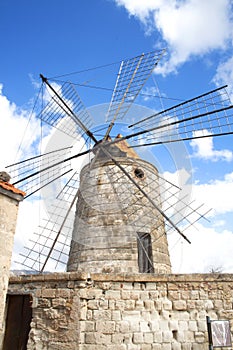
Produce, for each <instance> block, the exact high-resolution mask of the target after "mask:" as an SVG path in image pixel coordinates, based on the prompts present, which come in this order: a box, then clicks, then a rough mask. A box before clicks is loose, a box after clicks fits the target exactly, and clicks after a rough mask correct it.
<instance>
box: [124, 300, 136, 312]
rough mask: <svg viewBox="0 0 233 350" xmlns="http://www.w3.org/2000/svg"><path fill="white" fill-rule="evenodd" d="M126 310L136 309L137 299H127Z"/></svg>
mask: <svg viewBox="0 0 233 350" xmlns="http://www.w3.org/2000/svg"><path fill="white" fill-rule="evenodd" d="M125 310H135V300H125Z"/></svg>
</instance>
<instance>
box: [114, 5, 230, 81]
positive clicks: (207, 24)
mask: <svg viewBox="0 0 233 350" xmlns="http://www.w3.org/2000/svg"><path fill="white" fill-rule="evenodd" d="M115 2H116V4H117V5H119V6H124V7H125V8H126V10H127V11H128V12H129V14H130V15H132V16H135V17H136V18H138V19H139V20H140V21H141V22H142V23H143V24H144V25H145V27H146V31H147V32H148V31H149V32H150V33H151V34H152V33H153V32H154V31H156V30H157V31H159V32H160V34H161V42H162V43H163V44H165V45H166V46H167V47H168V52H169V55H168V61H167V62H166V63H165V65H163V66H162V67H160V68H159V67H158V68H157V72H160V73H163V74H167V73H169V72H172V71H175V70H176V68H177V67H178V66H179V65H180V64H182V63H184V62H186V61H187V60H189V59H190V58H191V57H192V56H200V55H201V56H202V55H204V54H206V53H209V52H210V51H213V50H219V49H226V48H227V47H229V46H230V45H231V41H230V40H232V37H233V31H232V18H231V1H230V0H221V1H219V0H206V1H203V0H186V1H181V0H157V1H153V0H145V1H140V0H136V1H135V0H115ZM157 44H158V43H157Z"/></svg>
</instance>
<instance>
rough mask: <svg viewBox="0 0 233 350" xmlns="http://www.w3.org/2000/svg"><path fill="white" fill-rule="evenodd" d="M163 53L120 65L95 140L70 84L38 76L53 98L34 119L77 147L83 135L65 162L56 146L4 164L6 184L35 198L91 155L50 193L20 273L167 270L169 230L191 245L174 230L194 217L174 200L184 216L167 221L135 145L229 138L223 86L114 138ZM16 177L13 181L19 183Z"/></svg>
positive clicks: (154, 178) (156, 183)
mask: <svg viewBox="0 0 233 350" xmlns="http://www.w3.org/2000/svg"><path fill="white" fill-rule="evenodd" d="M163 53H164V51H163V50H161V51H156V52H150V53H148V54H142V55H140V56H137V57H134V58H132V59H128V60H125V61H123V62H122V63H121V66H120V70H119V73H118V76H117V81H116V85H115V88H114V92H113V95H112V100H111V102H110V105H109V108H108V110H107V117H106V123H105V124H104V125H103V130H104V135H103V136H101V137H100V136H98V135H99V129H96V128H95V127H94V126H93V124H92V121H91V117H90V115H89V113H88V112H87V110H86V108H85V107H84V106H83V104H82V102H81V100H80V98H79V96H78V95H77V93H76V91H75V89H74V87H73V85H72V84H71V83H68V82H66V83H65V84H64V85H63V86H62V87H61V89H60V91H56V90H55V89H54V87H53V86H52V85H51V83H50V82H49V81H48V79H47V78H45V77H44V76H42V75H41V78H42V81H43V83H44V84H45V85H46V86H47V87H48V89H49V90H50V91H51V99H50V101H49V102H48V104H47V105H46V106H45V108H44V109H43V110H42V112H41V113H39V114H38V117H39V118H40V119H41V120H42V121H43V122H45V123H47V124H48V125H50V126H52V127H55V128H57V129H59V130H61V132H63V133H65V134H68V135H69V136H70V137H73V138H74V139H76V140H77V137H78V136H77V135H78V134H79V135H81V138H82V140H84V143H83V145H84V148H82V149H80V150H79V151H78V152H76V153H75V154H73V155H72V154H71V155H70V156H67V148H69V147H64V148H60V149H56V150H53V151H50V152H48V153H46V154H44V155H40V156H37V157H35V158H31V159H29V160H25V161H23V162H20V163H17V164H14V165H12V166H10V167H9V169H8V171H9V172H10V174H11V176H12V177H13V181H14V185H17V186H19V185H20V186H21V188H22V189H23V190H24V191H25V192H27V193H28V196H29V195H31V194H33V195H34V194H35V193H36V191H38V190H39V189H43V188H44V187H45V186H46V185H48V184H51V183H53V182H55V181H56V180H57V179H58V178H60V177H62V176H65V177H67V174H68V173H69V172H70V169H68V168H67V167H68V166H69V162H70V161H72V160H73V159H80V158H81V157H83V156H85V155H88V157H89V158H88V161H87V162H86V164H85V165H84V166H83V167H82V170H81V173H80V174H78V173H77V172H76V171H73V172H72V176H71V178H70V179H69V180H68V181H67V182H66V184H65V185H64V187H63V188H62V189H60V191H59V193H58V194H57V195H56V198H55V204H53V206H52V207H51V210H50V215H49V219H48V220H47V221H46V222H45V224H44V225H43V227H42V228H41V229H40V230H39V231H38V232H35V236H34V239H33V240H32V245H31V246H30V247H26V248H25V249H26V251H25V252H24V253H23V254H22V255H23V262H22V263H23V264H24V265H25V266H28V267H29V268H30V269H34V270H37V271H40V272H42V271H44V270H46V269H48V268H50V265H49V264H50V262H51V261H55V263H56V264H60V263H62V264H64V265H66V264H67V269H68V271H73V270H80V271H87V272H106V273H108V272H114V273H118V272H126V273H127V272H150V273H153V272H155V273H169V272H171V264H170V258H169V252H168V243H167V233H168V232H169V231H176V232H178V234H180V235H181V236H182V237H183V238H184V239H186V240H187V241H188V242H189V240H188V238H187V237H186V235H184V233H183V231H181V229H180V228H179V227H180V224H182V223H183V220H186V221H187V223H188V226H189V225H191V224H192V222H191V221H190V220H189V216H190V215H191V214H192V213H194V212H195V213H196V214H198V213H197V212H198V211H197V208H191V206H189V205H187V203H185V202H184V201H183V199H182V198H179V196H178V197H177V198H179V208H181V207H182V205H183V206H185V207H186V215H185V217H182V218H181V211H182V210H181V209H178V210H177V211H178V212H177V213H176V214H179V215H173V217H170V216H169V213H170V209H171V207H172V204H171V205H170V206H167V208H166V209H164V207H163V203H162V197H161V193H163V192H166V193H167V191H168V189H167V188H168V186H167V185H168V183H166V181H165V180H164V179H162V178H161V177H160V175H159V174H158V170H157V169H156V167H155V166H154V165H153V164H151V163H150V162H148V161H145V160H143V159H142V158H141V157H140V156H139V155H138V154H137V153H136V151H135V150H134V147H137V146H140V147H142V146H143V147H146V146H148V145H150V146H152V145H153V146H154V145H159V144H162V143H170V142H179V141H182V140H191V139H194V138H204V137H209V136H218V135H226V134H232V121H233V114H232V107H233V106H232V105H231V104H230V101H229V98H228V96H227V92H226V86H224V87H221V88H218V89H215V90H212V91H209V92H207V93H205V94H203V95H200V96H198V97H195V98H192V99H190V100H187V101H185V102H182V103H180V104H178V105H175V106H173V107H170V108H169V109H166V110H163V111H161V112H158V113H156V114H152V115H149V116H147V117H146V118H143V119H141V120H136V122H134V123H133V124H131V125H128V127H129V130H130V128H132V127H133V132H131V133H130V132H128V133H127V135H123V136H122V135H120V134H119V135H117V136H116V135H115V136H114V137H112V132H113V131H114V128H115V127H116V126H117V122H118V121H122V120H124V118H125V116H126V115H127V113H128V111H129V110H130V108H131V107H132V105H133V103H134V101H135V99H136V97H137V96H138V94H139V93H140V91H141V90H142V88H143V86H144V84H145V83H146V81H147V79H148V78H149V77H150V75H151V74H152V72H153V70H154V69H155V68H156V66H157V64H158V62H159V60H160V59H161V57H162V55H163ZM79 140H80V138H79ZM14 173H17V174H20V176H19V178H18V179H15V180H14ZM169 186H172V185H171V184H169ZM176 191H177V192H178V191H179V189H177V190H176ZM175 195H176V192H175V194H174V191H173V194H172V196H175ZM75 205H76V211H75V215H74V214H72V208H73V207H74V206H75ZM72 215H73V216H72ZM201 216H202V215H201V214H198V217H201ZM189 243H190V242H189Z"/></svg>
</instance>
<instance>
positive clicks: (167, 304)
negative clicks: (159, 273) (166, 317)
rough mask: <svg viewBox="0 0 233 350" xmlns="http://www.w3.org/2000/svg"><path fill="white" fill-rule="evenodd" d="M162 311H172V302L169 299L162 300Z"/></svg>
mask: <svg viewBox="0 0 233 350" xmlns="http://www.w3.org/2000/svg"><path fill="white" fill-rule="evenodd" d="M163 309H164V310H172V301H171V300H169V299H164V300H163Z"/></svg>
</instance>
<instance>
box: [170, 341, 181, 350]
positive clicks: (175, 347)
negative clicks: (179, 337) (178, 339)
mask: <svg viewBox="0 0 233 350" xmlns="http://www.w3.org/2000/svg"><path fill="white" fill-rule="evenodd" d="M172 350H181V344H180V343H172Z"/></svg>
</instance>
